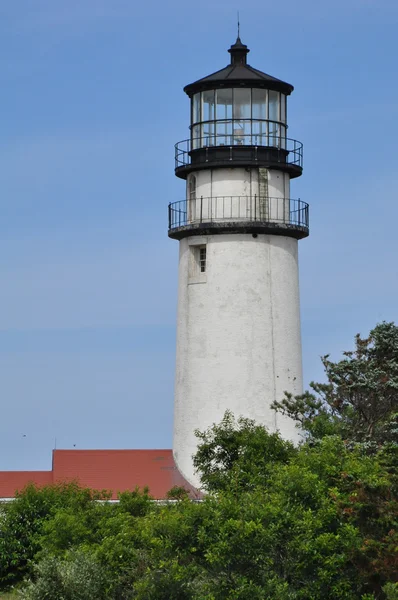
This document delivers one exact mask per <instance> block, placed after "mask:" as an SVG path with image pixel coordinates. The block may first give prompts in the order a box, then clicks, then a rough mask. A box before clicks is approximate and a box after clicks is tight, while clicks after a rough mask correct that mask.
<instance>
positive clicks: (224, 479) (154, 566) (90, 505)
mask: <svg viewBox="0 0 398 600" xmlns="http://www.w3.org/2000/svg"><path fill="white" fill-rule="evenodd" d="M397 340H398V335H397V330H396V328H395V326H393V325H392V324H385V323H384V324H382V325H379V326H377V327H376V328H375V329H374V330H373V331H372V332H371V334H370V337H369V339H367V340H361V339H360V338H359V337H358V338H357V346H356V350H355V351H354V352H352V353H346V355H345V358H344V359H343V360H342V361H340V362H339V363H332V362H330V361H329V359H328V358H327V357H325V358H324V364H325V368H326V371H327V375H328V378H329V379H328V380H329V383H328V384H325V385H324V386H323V387H322V386H320V384H317V385H318V386H319V387H316V388H314V390H315V393H316V395H315V394H307V395H304V396H302V397H300V398H295V399H293V398H291V397H288V398H286V399H285V402H284V403H281V404H280V405H278V407H277V408H278V410H283V411H285V412H287V413H288V414H291V415H293V416H295V418H296V420H297V421H299V422H300V423H301V424H302V426H303V427H304V428H305V430H306V432H307V434H308V436H307V440H304V441H303V443H302V444H301V445H300V446H299V447H298V448H295V447H293V446H292V444H290V443H289V442H286V441H284V440H282V439H281V437H280V436H279V434H277V433H275V434H270V433H269V432H267V431H266V429H265V428H264V427H262V426H260V425H258V424H256V423H255V422H253V421H251V420H249V419H245V418H238V419H235V418H234V416H233V415H232V414H231V413H228V412H227V413H226V414H225V415H224V418H223V420H222V421H221V423H219V424H215V425H213V427H211V428H209V429H208V430H207V431H204V432H197V436H198V439H199V447H198V452H197V454H196V456H195V458H194V464H195V467H196V469H197V470H198V473H199V474H200V476H201V478H202V482H203V485H204V487H205V488H206V490H207V496H206V497H205V498H204V499H203V500H202V501H201V502H191V501H190V500H189V498H188V495H187V493H186V491H185V490H184V489H183V488H178V487H177V488H173V489H172V490H170V492H169V494H168V498H169V499H170V500H173V502H169V503H166V504H158V503H154V502H153V501H152V499H151V496H150V494H149V490H148V489H144V490H139V489H136V490H134V491H133V492H125V493H123V494H121V495H120V497H119V500H120V501H119V503H118V504H114V503H109V502H107V501H106V499H107V495H106V494H94V493H93V492H91V491H90V490H85V489H81V488H79V486H77V485H76V484H68V485H64V486H49V487H48V488H43V489H42V490H38V489H37V488H35V487H34V486H29V487H28V488H26V489H25V490H24V491H23V492H22V493H21V494H20V495H19V497H18V498H17V500H16V501H15V502H14V503H12V504H10V505H8V506H6V507H5V510H4V511H3V512H2V513H0V515H1V516H0V519H1V520H0V586H1V585H2V586H3V587H4V586H5V585H6V584H9V583H11V582H20V581H21V579H22V576H23V575H24V574H25V575H26V574H28V579H27V582H26V584H25V587H24V589H23V591H22V592H21V594H22V598H25V600H36V599H39V598H40V600H42V599H43V600H45V599H46V598H48V599H51V600H61V599H62V600H85V599H86V598H90V600H91V598H96V599H97V600H102V599H104V600H105V599H106V600H133V599H134V600H163V599H164V600H203V599H204V598H206V599H208V600H257V599H258V600H260V599H261V600H308V599H311V600H398V551H397V549H398V476H397V472H398V471H397V467H398V453H397V448H398V442H397V439H396V432H397V431H398V426H397V422H398V418H397V416H396V415H397V407H396V404H395V403H396V395H395V385H396V384H395V381H396V380H397V378H398V371H397V372H396V370H395V369H396V363H398V359H397V348H398V341H397ZM396 359H397V360H396ZM314 385H315V384H314ZM378 399H379V400H380V405H378ZM289 403H290V404H289ZM96 500H102V501H101V502H97V501H96ZM104 500H105V501H104Z"/></svg>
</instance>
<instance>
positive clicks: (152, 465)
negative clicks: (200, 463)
mask: <svg viewBox="0 0 398 600" xmlns="http://www.w3.org/2000/svg"><path fill="white" fill-rule="evenodd" d="M71 480H76V481H78V482H79V483H80V485H81V486H82V487H89V488H91V489H95V490H109V491H112V498H117V494H118V492H123V491H126V490H134V489H135V488H136V487H137V486H138V487H139V488H143V487H144V486H148V487H149V491H150V494H151V495H152V496H153V497H154V498H155V499H157V500H161V499H164V498H165V497H166V494H167V492H168V490H170V489H171V488H172V487H174V486H182V487H185V489H186V490H187V491H189V492H190V495H191V496H192V497H197V496H198V495H199V494H198V492H197V491H196V490H195V489H194V488H193V487H192V486H191V485H190V484H189V483H187V482H186V481H185V479H184V478H183V477H182V475H181V474H180V472H179V471H178V469H177V467H176V465H175V462H174V458H173V452H172V450H54V451H53V469H52V471H0V498H13V497H14V496H15V492H16V491H17V490H21V489H23V488H24V487H25V485H27V484H28V483H30V482H32V483H35V484H36V485H38V486H44V485H49V484H51V483H57V482H62V481H71Z"/></svg>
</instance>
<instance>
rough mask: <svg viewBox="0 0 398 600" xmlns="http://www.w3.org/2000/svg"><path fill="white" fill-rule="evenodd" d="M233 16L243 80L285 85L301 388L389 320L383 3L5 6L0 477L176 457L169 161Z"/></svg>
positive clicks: (1, 28) (392, 24) (388, 39)
mask: <svg viewBox="0 0 398 600" xmlns="http://www.w3.org/2000/svg"><path fill="white" fill-rule="evenodd" d="M238 9H239V10H240V14H241V37H242V41H243V42H244V43H246V44H247V45H248V46H249V48H250V49H251V53H250V55H249V62H250V64H251V65H252V66H254V67H256V68H259V69H261V70H264V71H265V72H268V73H270V74H271V75H274V76H276V77H279V78H281V79H284V80H286V81H288V82H291V83H292V84H293V85H294V86H295V91H294V93H293V95H292V96H291V97H290V102H289V113H288V114H289V125H290V129H289V135H290V137H293V138H296V139H299V140H301V141H303V143H304V175H303V177H302V178H301V179H299V180H295V181H294V182H293V184H292V192H291V194H292V196H293V197H296V198H297V197H300V198H301V199H303V200H305V201H307V202H309V203H310V211H311V213H310V214H311V235H310V237H309V238H308V239H306V240H303V241H302V242H300V278H301V307H302V333H303V350H304V375H305V381H306V383H308V382H309V381H310V380H311V379H319V378H321V377H322V368H321V364H320V360H319V356H320V355H321V354H325V353H327V352H330V353H331V354H332V356H333V357H335V358H338V357H339V354H340V353H341V351H342V350H345V349H348V348H349V347H350V346H352V343H353V338H354V335H355V334H356V333H357V332H361V333H363V334H366V333H367V332H368V331H369V329H370V328H372V327H373V326H374V325H375V324H376V323H377V322H379V321H381V320H398V314H397V313H398V303H397V295H398V268H397V261H396V257H397V251H398V241H397V235H396V223H397V216H398V211H397V200H398V194H397V189H398V169H397V160H398V150H397V143H398V103H397V95H398V83H397V77H396V73H397V66H396V60H397V39H396V31H397V25H398V4H397V3H396V0H377V1H376V0H344V1H343V0H335V1H334V2H333V3H331V2H319V0H302V1H301V2H297V1H296V0H285V1H284V2H278V3H272V2H263V1H259V0H245V2H244V3H242V4H241V5H239V4H238V3H237V4H236V5H235V4H234V3H231V2H230V1H226V0H220V1H216V2H214V1H212V2H210V1H209V0H202V2H201V3H200V4H198V3H194V2H186V1H185V2H182V1H180V0H177V1H176V0H169V1H168V2H160V1H159V0H157V1H154V0H147V1H146V2H145V3H135V2H133V1H131V0H126V1H124V0H107V1H105V0H68V1H67V2H65V0H2V2H1V5H0V85H1V88H0V89H1V96H0V106H1V114H2V127H1V135H0V165H1V177H0V277H1V288H0V289H1V292H0V399H1V421H0V469H48V468H50V465H51V450H52V448H53V447H54V444H55V439H56V444H57V447H58V448H71V447H73V445H74V444H76V447H77V448H151V447H153V448H155V447H171V439H172V412H173V379H174V346H175V312H176V288H177V251H178V243H177V242H175V241H172V240H169V239H168V237H167V204H168V202H173V201H177V200H180V199H182V198H183V197H184V185H183V183H182V181H181V180H178V179H177V178H175V176H174V170H173V169H174V156H173V145H174V143H175V142H176V141H179V140H180V139H184V138H186V137H188V115H189V105H188V99H187V97H186V96H185V94H184V93H183V91H182V88H183V86H184V85H185V84H187V83H190V82H191V81H193V80H195V79H198V78H199V77H202V76H205V75H207V74H209V73H211V72H213V71H215V70H217V69H220V68H222V67H223V66H225V65H226V64H227V63H228V61H229V55H228V54H227V48H228V47H229V46H230V44H231V43H233V42H234V40H235V37H236V11H237V10H238ZM23 436H26V437H23Z"/></svg>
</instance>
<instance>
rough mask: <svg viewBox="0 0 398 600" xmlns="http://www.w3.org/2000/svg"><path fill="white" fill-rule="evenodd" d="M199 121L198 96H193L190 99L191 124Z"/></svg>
mask: <svg viewBox="0 0 398 600" xmlns="http://www.w3.org/2000/svg"><path fill="white" fill-rule="evenodd" d="M199 121H200V94H195V95H194V97H193V99H192V123H199Z"/></svg>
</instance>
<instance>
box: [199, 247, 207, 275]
mask: <svg viewBox="0 0 398 600" xmlns="http://www.w3.org/2000/svg"><path fill="white" fill-rule="evenodd" d="M199 269H200V272H201V273H206V246H201V247H200V248H199Z"/></svg>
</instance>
